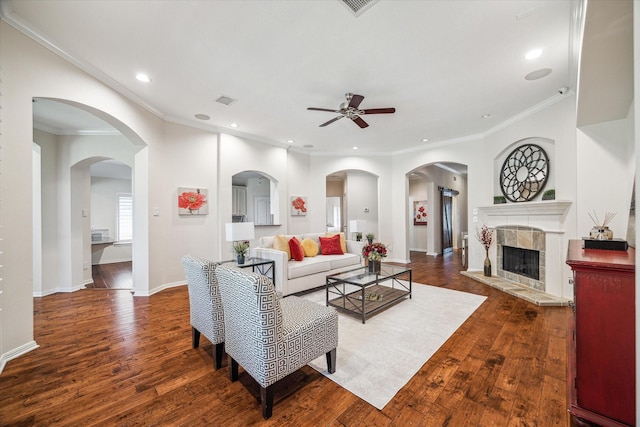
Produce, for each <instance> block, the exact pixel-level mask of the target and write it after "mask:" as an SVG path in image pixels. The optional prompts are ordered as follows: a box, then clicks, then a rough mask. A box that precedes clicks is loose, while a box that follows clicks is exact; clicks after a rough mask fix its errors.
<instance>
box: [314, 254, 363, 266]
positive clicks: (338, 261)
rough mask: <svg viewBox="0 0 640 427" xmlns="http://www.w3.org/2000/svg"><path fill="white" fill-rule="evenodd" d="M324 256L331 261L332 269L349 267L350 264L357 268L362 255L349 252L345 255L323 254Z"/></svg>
mask: <svg viewBox="0 0 640 427" xmlns="http://www.w3.org/2000/svg"><path fill="white" fill-rule="evenodd" d="M322 258H323V259H327V260H328V261H329V264H330V265H331V270H335V269H336V268H343V267H348V266H350V265H352V266H353V268H356V267H358V266H359V265H360V255H356V254H350V253H348V252H347V253H345V254H344V255H322Z"/></svg>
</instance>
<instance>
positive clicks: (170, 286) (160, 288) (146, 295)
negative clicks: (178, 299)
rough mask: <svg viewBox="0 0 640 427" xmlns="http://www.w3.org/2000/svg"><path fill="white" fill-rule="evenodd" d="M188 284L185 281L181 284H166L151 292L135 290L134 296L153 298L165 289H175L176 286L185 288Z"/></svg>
mask: <svg viewBox="0 0 640 427" xmlns="http://www.w3.org/2000/svg"><path fill="white" fill-rule="evenodd" d="M186 284H187V283H186V282H184V281H181V282H173V283H165V284H164V285H160V286H158V287H157V288H153V289H150V290H145V291H138V290H135V289H133V296H134V297H148V296H151V295H153V294H157V293H158V292H160V291H164V290H165V289H170V288H175V287H176V286H184V285H186Z"/></svg>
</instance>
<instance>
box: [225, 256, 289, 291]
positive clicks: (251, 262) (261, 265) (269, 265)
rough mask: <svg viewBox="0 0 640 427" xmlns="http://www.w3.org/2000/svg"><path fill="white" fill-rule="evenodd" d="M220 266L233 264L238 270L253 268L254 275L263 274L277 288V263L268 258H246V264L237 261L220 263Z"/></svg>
mask: <svg viewBox="0 0 640 427" xmlns="http://www.w3.org/2000/svg"><path fill="white" fill-rule="evenodd" d="M218 264H233V265H235V266H236V267H238V268H251V271H252V272H254V273H258V274H262V275H263V276H267V277H268V278H270V279H271V282H273V284H274V286H275V282H276V262H275V261H274V260H272V259H266V258H245V260H244V264H238V262H237V261H236V260H227V261H220V262H219V263H218Z"/></svg>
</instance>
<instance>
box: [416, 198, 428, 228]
mask: <svg viewBox="0 0 640 427" xmlns="http://www.w3.org/2000/svg"><path fill="white" fill-rule="evenodd" d="M413 225H427V201H426V200H416V201H414V202H413Z"/></svg>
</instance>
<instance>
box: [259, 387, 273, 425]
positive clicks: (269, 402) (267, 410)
mask: <svg viewBox="0 0 640 427" xmlns="http://www.w3.org/2000/svg"><path fill="white" fill-rule="evenodd" d="M274 386H275V384H271V385H270V386H267V387H260V400H261V402H262V418H264V419H265V420H266V419H268V418H271V414H272V412H273V387H274Z"/></svg>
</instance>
